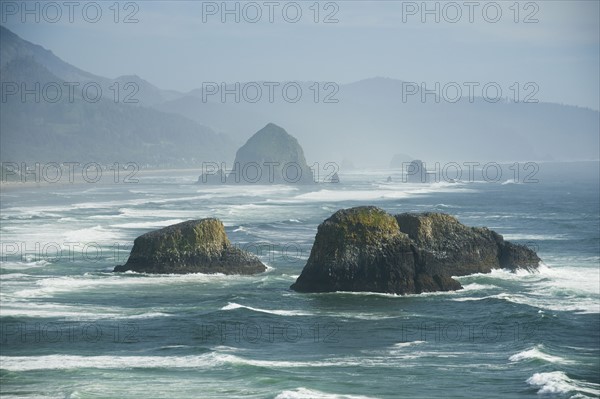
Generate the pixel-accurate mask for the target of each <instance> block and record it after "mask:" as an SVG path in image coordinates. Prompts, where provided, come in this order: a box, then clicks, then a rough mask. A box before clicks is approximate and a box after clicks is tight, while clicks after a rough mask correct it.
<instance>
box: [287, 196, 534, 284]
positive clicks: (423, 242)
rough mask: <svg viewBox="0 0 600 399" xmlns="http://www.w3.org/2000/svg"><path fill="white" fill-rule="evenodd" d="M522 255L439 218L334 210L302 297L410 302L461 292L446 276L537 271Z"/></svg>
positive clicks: (530, 256) (304, 277) (529, 256)
mask: <svg viewBox="0 0 600 399" xmlns="http://www.w3.org/2000/svg"><path fill="white" fill-rule="evenodd" d="M539 262H540V259H539V258H538V256H537V255H536V254H535V252H533V251H532V250H530V249H529V248H527V247H524V246H522V245H517V244H512V243H509V242H506V241H504V239H503V238H502V236H501V235H499V234H497V233H495V232H494V231H491V230H489V229H487V228H479V227H467V226H465V225H463V224H461V223H460V222H459V221H458V220H456V218H454V217H452V216H450V215H446V214H440V213H423V214H409V213H404V214H401V215H396V216H392V215H389V214H388V213H386V212H385V211H383V210H381V209H379V208H376V207H372V206H363V207H357V208H351V209H346V210H340V211H337V212H336V213H334V214H333V215H332V216H331V217H330V218H328V219H327V220H325V221H324V222H323V223H322V224H321V225H319V228H318V231H317V235H316V238H315V243H314V245H313V248H312V251H311V254H310V257H309V259H308V262H307V264H306V266H305V267H304V269H303V270H302V273H301V274H300V276H299V277H298V279H297V280H296V282H295V283H294V284H293V285H292V286H291V288H292V289H294V290H296V291H301V292H331V291H372V292H387V293H395V294H412V293H421V292H432V291H449V290H456V289H460V288H461V285H460V283H459V282H458V281H456V280H454V279H453V278H452V276H463V275H467V274H472V273H489V272H490V271H491V270H492V269H496V268H508V269H511V270H515V269H518V268H525V269H528V270H533V269H535V268H537V266H538V264H539Z"/></svg>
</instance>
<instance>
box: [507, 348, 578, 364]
mask: <svg viewBox="0 0 600 399" xmlns="http://www.w3.org/2000/svg"><path fill="white" fill-rule="evenodd" d="M543 349H544V346H543V345H536V346H534V347H533V348H530V349H527V350H525V351H522V352H519V353H516V354H514V355H512V356H511V357H509V358H508V360H510V361H511V362H520V361H523V360H532V359H536V360H543V361H545V362H548V363H558V364H575V363H576V362H574V361H572V360H567V359H564V358H562V357H560V356H553V355H550V354H547V353H544V352H543V351H542V350H543Z"/></svg>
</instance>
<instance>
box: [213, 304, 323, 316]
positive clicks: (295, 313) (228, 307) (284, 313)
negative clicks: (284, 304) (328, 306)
mask: <svg viewBox="0 0 600 399" xmlns="http://www.w3.org/2000/svg"><path fill="white" fill-rule="evenodd" d="M235 309H247V310H252V311H254V312H261V313H269V314H274V315H278V316H314V314H313V313H307V312H302V311H300V310H279V309H275V310H268V309H260V308H253V307H251V306H245V305H240V304H239V303H235V302H229V303H228V304H227V305H225V306H223V307H222V308H221V310H235Z"/></svg>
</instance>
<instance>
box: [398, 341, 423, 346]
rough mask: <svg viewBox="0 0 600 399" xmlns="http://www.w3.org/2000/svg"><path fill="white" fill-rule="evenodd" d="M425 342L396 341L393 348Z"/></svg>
mask: <svg viewBox="0 0 600 399" xmlns="http://www.w3.org/2000/svg"><path fill="white" fill-rule="evenodd" d="M425 342H426V341H411V342H398V343H397V344H394V348H406V347H409V346H414V345H419V344H423V343H425Z"/></svg>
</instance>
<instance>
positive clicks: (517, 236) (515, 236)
mask: <svg viewBox="0 0 600 399" xmlns="http://www.w3.org/2000/svg"><path fill="white" fill-rule="evenodd" d="M502 237H504V239H505V240H508V241H527V240H530V241H536V240H552V241H560V240H568V239H569V236H568V235H566V234H522V233H512V234H511V233H507V234H502Z"/></svg>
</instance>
